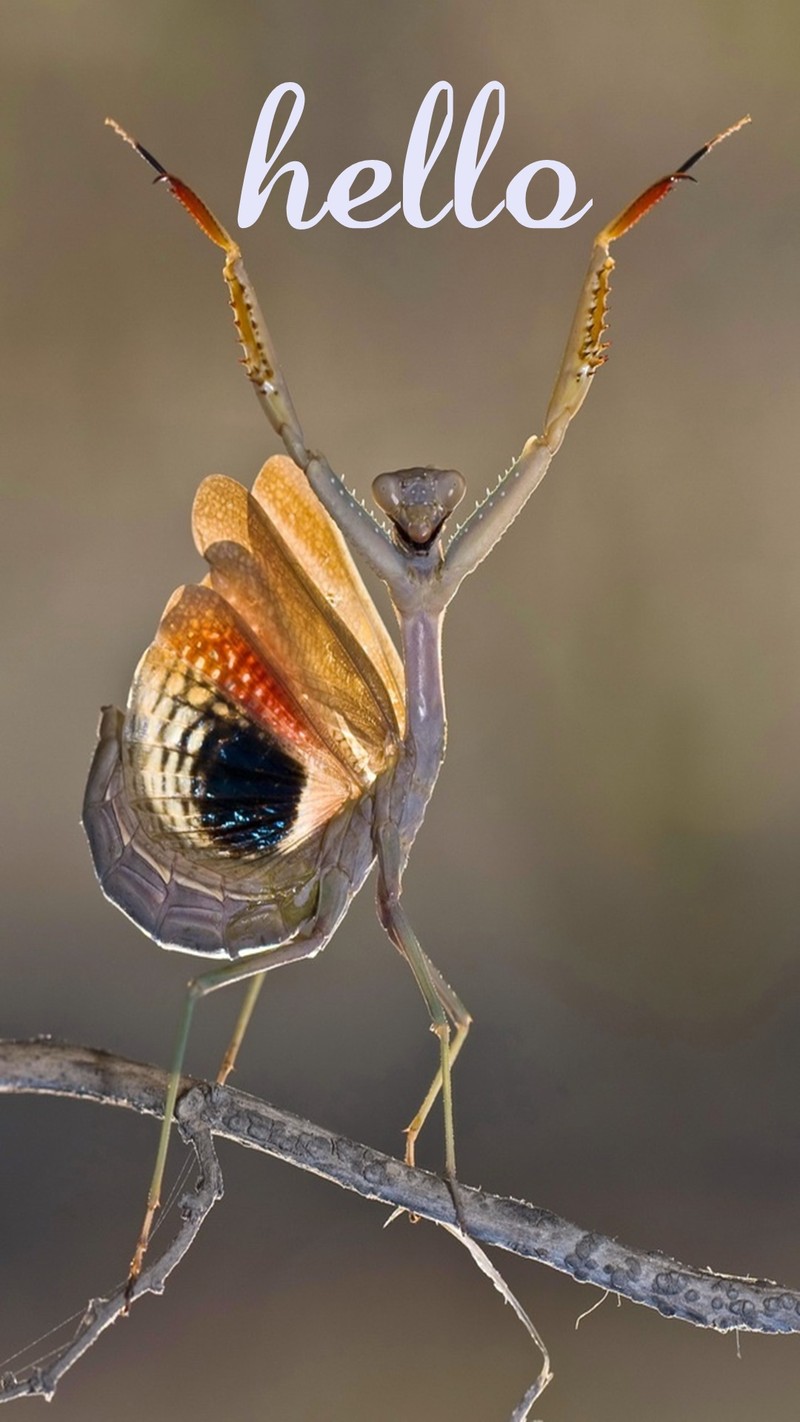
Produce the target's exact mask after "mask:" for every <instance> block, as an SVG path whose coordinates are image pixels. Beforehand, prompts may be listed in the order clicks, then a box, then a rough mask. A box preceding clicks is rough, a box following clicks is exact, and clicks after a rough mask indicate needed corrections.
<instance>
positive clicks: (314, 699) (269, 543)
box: [192, 475, 402, 787]
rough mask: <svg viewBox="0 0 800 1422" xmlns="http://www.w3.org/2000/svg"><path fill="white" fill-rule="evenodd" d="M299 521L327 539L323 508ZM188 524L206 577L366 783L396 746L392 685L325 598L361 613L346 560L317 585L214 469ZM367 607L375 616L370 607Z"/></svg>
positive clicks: (242, 494) (312, 508)
mask: <svg viewBox="0 0 800 1422" xmlns="http://www.w3.org/2000/svg"><path fill="white" fill-rule="evenodd" d="M307 520H308V529H309V532H308V534H307V535H306V536H305V538H304V540H303V541H304V542H305V543H306V544H308V545H310V546H311V547H314V546H316V547H318V548H321V549H322V550H324V548H325V546H326V543H327V545H328V547H329V548H330V546H331V542H330V537H329V534H328V533H327V528H326V525H327V523H328V522H329V519H328V515H327V514H326V513H325V511H324V510H323V509H322V507H321V506H320V505H319V504H318V503H317V502H316V500H315V501H314V502H313V504H309V506H308V514H307ZM192 527H193V530H194V536H195V542H196V544H197V547H198V549H199V550H200V552H201V553H202V554H203V555H204V557H205V558H206V559H207V561H208V563H209V564H210V567H211V573H210V576H209V578H208V579H207V581H208V582H209V583H210V585H211V586H212V587H213V588H214V589H215V590H216V591H217V592H218V593H219V594H220V595H221V596H222V597H223V598H224V599H225V600H226V601H227V602H228V603H229V604H230V606H231V607H233V608H234V609H235V611H236V612H237V613H238V614H239V616H240V617H241V619H242V620H243V622H244V623H245V625H246V626H247V627H248V629H249V630H250V632H251V634H252V635H253V636H254V637H255V639H256V641H257V643H258V644H259V645H260V647H261V649H262V653H263V656H264V657H265V659H266V661H267V662H268V663H269V665H270V666H271V667H272V668H273V669H274V670H275V672H276V673H277V675H278V676H279V677H280V679H281V680H282V681H283V683H284V685H285V686H286V687H287V688H288V690H289V691H290V692H291V693H292V695H293V696H294V698H295V699H296V701H297V702H298V703H299V705H300V707H301V708H302V710H303V712H304V714H305V716H306V717H307V719H308V720H309V722H310V723H311V725H312V726H313V727H314V728H315V730H316V731H317V733H318V734H319V736H320V737H321V739H322V740H323V741H324V743H325V744H326V745H327V746H328V747H329V748H330V749H331V750H332V751H333V753H334V755H335V756H336V757H337V759H338V760H339V761H340V762H341V764H342V766H343V767H345V768H346V769H347V770H348V771H349V772H350V773H351V774H352V775H353V776H354V777H355V778H356V780H357V781H358V783H359V784H361V785H363V786H364V787H366V786H368V785H370V784H371V783H372V781H373V779H374V778H375V776H376V775H377V774H379V773H380V771H381V770H383V769H384V768H385V767H386V766H387V765H388V764H389V763H390V762H391V760H392V759H393V758H394V757H395V755H396V753H397V749H398V747H399V743H400V739H401V734H402V733H401V727H400V722H399V719H398V715H397V712H396V710H395V699H396V697H397V694H398V691H397V687H396V685H395V684H394V683H396V675H394V674H391V675H390V683H389V684H387V681H386V680H385V679H384V677H383V676H382V674H381V672H380V671H379V670H378V668H377V667H376V666H375V664H374V662H373V661H372V659H371V657H370V656H369V654H368V652H367V651H365V649H364V647H363V646H362V645H361V644H360V642H359V639H358V637H357V636H356V634H354V632H353V631H352V630H351V629H350V627H349V626H348V625H347V622H346V620H345V617H343V616H341V615H340V613H339V611H338V609H337V607H335V606H334V605H333V603H332V601H331V599H332V598H333V599H334V600H336V599H337V598H338V596H339V595H341V598H342V605H343V606H344V607H346V606H347V605H348V604H350V605H352V604H353V602H356V603H357V604H358V605H359V606H361V608H362V614H361V615H362V618H363V616H364V614H363V603H362V602H361V599H360V598H359V597H358V596H357V595H356V593H355V592H354V590H353V584H352V579H351V577H350V573H349V569H348V568H347V567H346V565H342V564H341V562H340V568H341V569H342V572H341V576H340V577H338V579H337V574H336V569H335V566H334V564H333V562H331V564H330V567H329V572H328V574H327V575H326V577H325V583H324V586H323V587H321V586H319V585H318V584H317V582H316V581H315V578H314V574H313V571H307V570H306V569H305V568H304V567H303V566H302V564H301V562H300V561H299V558H300V556H302V554H301V553H300V554H299V555H298V556H296V555H295V553H294V552H293V550H292V547H291V546H290V544H289V542H287V540H286V539H285V538H284V537H283V536H282V534H281V532H280V531H279V529H278V527H277V526H276V524H275V523H274V522H273V521H272V519H271V518H270V516H269V515H268V514H267V513H266V512H265V511H264V510H263V509H262V507H261V506H260V505H259V504H258V503H257V502H256V500H255V499H254V498H253V497H252V496H251V495H250V494H248V493H247V490H246V489H244V488H243V487H242V485H241V484H237V483H236V482H235V481H234V480H232V479H228V478H225V477H224V476H223V475H212V476H211V477H210V478H208V479H206V480H204V481H203V483H202V484H201V486H200V488H199V490H198V492H197V497H196V499H195V504H194V510H193V515H192ZM316 529H318V530H319V536H318V537H315V530H316ZM364 595H365V596H366V592H365V593H364ZM372 613H373V617H374V619H375V620H376V621H377V619H378V615H377V612H375V610H374V608H373V609H372ZM372 640H373V641H374V640H375V638H374V637H373V639H372ZM390 685H391V690H390Z"/></svg>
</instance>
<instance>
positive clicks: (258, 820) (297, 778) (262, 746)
mask: <svg viewBox="0 0 800 1422" xmlns="http://www.w3.org/2000/svg"><path fill="white" fill-rule="evenodd" d="M192 769H193V779H194V782H195V786H196V795H197V802H198V808H199V810H200V817H201V821H202V824H203V828H204V830H205V831H206V833H207V834H208V835H210V837H211V838H212V839H213V841H214V843H215V844H216V845H217V847H218V848H219V849H222V850H225V851H227V852H228V853H229V854H258V853H264V852H265V851H267V850H270V849H275V848H277V847H278V846H279V845H280V844H281V842H282V841H283V840H284V839H286V837H287V835H288V834H289V831H290V830H291V828H292V826H293V825H294V822H295V820H296V819H297V811H298V808H299V805H300V797H301V795H302V793H303V787H304V785H305V783H306V772H305V770H304V768H303V766H302V765H300V764H299V762H298V761H296V760H294V759H293V758H292V756H290V755H288V754H287V752H286V751H285V750H284V749H283V748H282V746H280V745H279V744H278V742H277V741H276V740H275V739H274V738H273V737H272V736H270V735H269V733H268V732H267V731H265V730H262V729H261V728H260V727H258V726H254V725H253V724H252V723H251V722H249V721H244V720H240V719H238V718H231V719H222V718H220V719H218V720H217V719H215V720H214V722H213V723H212V725H211V726H210V727H209V729H208V732H207V733H206V736H205V738H204V741H203V745H202V748H201V750H200V751H199V752H198V753H197V755H196V756H195V761H194V765H193V767H192Z"/></svg>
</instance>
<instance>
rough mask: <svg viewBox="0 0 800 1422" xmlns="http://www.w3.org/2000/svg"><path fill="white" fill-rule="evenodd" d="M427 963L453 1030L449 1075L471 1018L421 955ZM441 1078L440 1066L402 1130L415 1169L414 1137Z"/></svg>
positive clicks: (440, 1086) (439, 1090) (440, 1085)
mask: <svg viewBox="0 0 800 1422" xmlns="http://www.w3.org/2000/svg"><path fill="white" fill-rule="evenodd" d="M423 956H424V958H425V961H426V962H427V965H428V969H429V972H430V975H431V978H432V980H433V982H434V985H435V987H436V990H437V992H438V994H439V1000H440V1002H441V1004H442V1006H443V1007H444V1010H445V1012H446V1013H447V1016H448V1017H449V1018H450V1021H451V1023H452V1025H453V1027H454V1028H455V1032H454V1035H453V1037H452V1039H451V1040H450V1043H449V1049H448V1055H449V1059H450V1073H451V1077H452V1069H453V1065H454V1063H455V1060H456V1057H457V1056H458V1054H459V1052H460V1051H461V1048H462V1047H463V1045H464V1043H465V1042H466V1040H467V1035H468V1033H469V1029H470V1027H471V1026H472V1016H471V1014H470V1013H469V1012H468V1011H467V1009H466V1007H465V1006H464V1004H463V1002H462V1001H461V999H460V997H459V996H458V994H457V993H455V992H454V991H453V989H452V988H451V987H450V984H449V983H446V982H445V980H444V978H443V977H442V975H441V973H440V972H439V970H438V968H437V967H435V965H434V964H433V963H432V962H431V960H430V958H429V957H428V955H427V953H425V954H424V955H423ZM443 1082H444V1076H443V1072H442V1068H441V1066H440V1067H439V1069H438V1071H437V1072H436V1075H435V1076H434V1078H433V1081H432V1082H431V1084H430V1086H429V1087H428V1090H427V1093H426V1095H425V1097H424V1099H423V1101H422V1102H421V1104H420V1107H419V1109H418V1111H417V1112H416V1114H415V1116H414V1119H413V1120H412V1121H411V1122H410V1123H409V1125H407V1126H406V1129H405V1137H406V1165H412V1166H413V1165H415V1164H416V1160H415V1151H416V1144H417V1137H418V1135H419V1133H420V1131H421V1130H422V1127H423V1126H424V1124H425V1122H426V1120H427V1119H428V1116H429V1115H430V1113H431V1110H432V1108H433V1107H434V1106H435V1104H436V1102H437V1100H438V1098H439V1095H440V1094H441V1093H442V1089H443Z"/></svg>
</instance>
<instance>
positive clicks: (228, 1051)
mask: <svg viewBox="0 0 800 1422" xmlns="http://www.w3.org/2000/svg"><path fill="white" fill-rule="evenodd" d="M266 976H267V974H266V972H263V973H257V974H256V976H255V977H252V978H251V979H250V981H249V982H248V984H247V991H246V992H245V997H244V1002H243V1003H242V1005H241V1008H240V1009H239V1016H238V1017H237V1019H236V1025H235V1027H234V1029H233V1035H232V1037H231V1040H230V1041H229V1043H228V1045H227V1047H226V1048H225V1055H224V1057H223V1058H222V1061H221V1062H220V1068H219V1071H218V1072H217V1086H224V1085H225V1082H226V1081H227V1080H228V1077H229V1076H230V1074H231V1072H232V1071H233V1069H234V1067H235V1066H236V1058H237V1057H238V1055H239V1048H240V1047H241V1045H242V1042H243V1040H244V1034H245V1032H246V1031H247V1028H248V1027H249V1025H250V1018H251V1017H252V1015H253V1008H254V1007H255V1005H256V1003H257V1001H258V994H259V993H260V992H261V989H262V987H263V986H264V979H265V977H266Z"/></svg>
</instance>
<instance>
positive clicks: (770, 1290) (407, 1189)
mask: <svg viewBox="0 0 800 1422" xmlns="http://www.w3.org/2000/svg"><path fill="white" fill-rule="evenodd" d="M165 1089H166V1076H165V1074H164V1073H163V1072H160V1071H157V1070H156V1069H155V1068H154V1067H148V1066H143V1065H141V1064H140V1063H137V1062H130V1061H126V1060H124V1059H123V1058H120V1057H113V1056H109V1055H108V1054H107V1053H105V1052H100V1051H95V1050H93V1049H90V1048H87V1047H73V1046H65V1045H62V1044H58V1043H54V1042H51V1041H47V1040H38V1039H37V1040H35V1041H32V1042H0V1092H6V1093H14V1094H25V1093H29V1092H33V1093H39V1094H42V1095H47V1096H69V1097H75V1098H84V1099H86V1100H90V1101H96V1102H99V1103H101V1104H103V1105H110V1106H126V1107H128V1108H129V1109H130V1110H133V1111H140V1112H143V1113H145V1114H147V1115H152V1116H159V1115H160V1114H161V1111H162V1109H163V1101H164V1094H165ZM183 1089H185V1090H186V1092H187V1094H186V1095H184V1096H183V1097H182V1099H181V1101H180V1104H179V1108H178V1118H179V1121H180V1124H181V1129H182V1130H183V1133H184V1135H185V1136H186V1137H187V1139H189V1140H190V1141H191V1143H192V1145H193V1147H194V1150H195V1153H196V1155H197V1158H198V1163H199V1166H200V1176H201V1178H200V1181H199V1182H198V1186H197V1189H196V1190H195V1192H194V1193H193V1194H191V1195H189V1196H187V1197H185V1198H184V1199H183V1200H182V1201H181V1216H182V1219H181V1225H180V1228H179V1231H178V1234H177V1236H176V1238H175V1239H174V1240H173V1242H172V1243H171V1244H170V1245H169V1247H168V1248H167V1249H166V1250H165V1251H164V1252H163V1253H162V1255H161V1256H160V1257H159V1258H158V1259H157V1260H156V1261H155V1262H154V1263H153V1264H151V1265H150V1267H149V1268H148V1269H147V1270H146V1271H144V1272H143V1274H142V1276H141V1278H140V1279H139V1280H138V1281H137V1284H136V1288H135V1290H134V1295H133V1296H134V1297H138V1296H139V1295H140V1294H143V1293H160V1292H162V1290H163V1288H164V1283H165V1280H166V1278H167V1276H168V1274H169V1273H170V1272H171V1271H172V1269H174V1268H175V1265H176V1264H177V1263H178V1262H179V1260H180V1259H181V1258H182V1257H183V1255H184V1254H185V1253H186V1250H187V1249H188V1248H189V1246H190V1244H191V1243H192V1240H193V1239H194V1237H195V1235H196V1234H197V1231H198V1230H199V1228H200V1225H201V1224H202V1222H203V1220H204V1218H205V1216H206V1215H207V1214H208V1211H209V1210H210V1208H211V1206H212V1205H213V1203H214V1201H215V1199H217V1198H218V1197H219V1195H220V1194H221V1193H222V1183H221V1179H220V1175H219V1168H218V1166H217V1162H216V1157H215V1155H214V1151H213V1147H212V1144H211V1137H212V1136H221V1137H223V1138H224V1139H225V1140H230V1141H235V1142H237V1143H238V1144H239V1145H244V1146H248V1147H250V1148H251V1149H252V1150H261V1151H264V1152H265V1153H266V1154H267V1155H274V1156H278V1157H279V1158H280V1159H282V1160H285V1161H287V1162H288V1163H290V1164H292V1165H296V1166H299V1167H300V1169H302V1170H310V1171H312V1172H313V1173H314V1174H316V1175H321V1176H322V1177H323V1178H324V1179H326V1180H331V1181H334V1182H335V1183H336V1184H337V1185H341V1186H343V1187H344V1188H345V1189H348V1190H354V1191H356V1193H358V1194H359V1195H363V1196H364V1197H365V1198H366V1199H369V1200H380V1201H381V1202H383V1203H384V1204H387V1205H393V1206H397V1207H400V1208H401V1209H404V1210H408V1211H409V1213H411V1214H414V1215H420V1216H422V1217H423V1218H425V1219H429V1220H432V1221H434V1222H435V1223H437V1224H443V1225H445V1226H449V1227H452V1226H454V1225H455V1226H456V1227H457V1221H456V1220H455V1214H454V1209H453V1201H452V1197H451V1195H450V1191H449V1190H448V1187H447V1186H446V1184H445V1183H444V1181H443V1180H440V1179H439V1178H438V1177H437V1176H435V1175H429V1174H427V1173H425V1172H424V1171H421V1170H412V1169H409V1167H408V1166H406V1165H403V1164H402V1163H401V1162H400V1161H399V1160H394V1159H393V1158H392V1157H391V1156H387V1155H382V1154H380V1152H378V1151H374V1150H371V1149H370V1148H369V1147H368V1146H364V1145H359V1144H358V1143H357V1142H355V1141H350V1140H347V1139H346V1138H344V1137H342V1136H336V1135H333V1133H332V1132H330V1131H326V1130H324V1129H323V1128H322V1127H320V1126H314V1125H311V1124H310V1123H309V1122H308V1121H303V1120H301V1119H300V1118H299V1117H297V1116H293V1115H290V1114H289V1113H288V1112H286V1111H279V1110H277V1109H276V1108H275V1107H272V1106H268V1105H267V1104H266V1103H265V1102H262V1101H258V1100H256V1099H255V1098H254V1097H252V1096H247V1095H245V1094H244V1093H243V1092H240V1091H232V1090H230V1089H229V1088H228V1087H225V1088H223V1087H211V1086H205V1085H202V1084H199V1083H197V1082H193V1081H190V1080H186V1081H185V1082H184V1083H183ZM459 1194H460V1198H461V1204H462V1209H463V1214H464V1219H465V1223H466V1225H467V1227H468V1229H469V1232H470V1235H471V1236H472V1237H473V1239H475V1240H476V1241H480V1243H481V1244H488V1245H496V1246H497V1247H498V1248H500V1249H508V1250H510V1251H512V1252H513V1253H515V1254H521V1255H523V1256H525V1257H527V1258H530V1259H538V1260H539V1261H540V1262H541V1263H543V1264H548V1265H549V1266H550V1267H551V1268H553V1269H559V1270H560V1271H561V1272H562V1273H565V1274H570V1275H571V1276H572V1278H574V1279H576V1280H578V1282H580V1283H592V1284H595V1285H597V1286H598V1287H599V1288H601V1289H607V1290H610V1291H611V1292H613V1293H616V1294H619V1295H621V1296H622V1297H624V1298H626V1299H629V1300H630V1301H631V1302H632V1303H639V1304H645V1305H646V1306H647V1307H649V1308H654V1309H657V1310H658V1312H659V1313H661V1314H663V1315H665V1316H666V1317H670V1318H682V1319H685V1320H686V1321H687V1322H689V1323H694V1324H697V1325H698V1326H699V1327H702V1328H714V1329H716V1330H717V1331H719V1332H726V1331H728V1330H731V1329H747V1330H750V1331H753V1332H758V1333H797V1332H800V1293H799V1292H797V1291H796V1290H793V1289H786V1288H782V1287H779V1286H778V1285H776V1284H773V1283H771V1282H769V1281H768V1280H764V1279H751V1278H738V1277H736V1276H734V1275H729V1274H714V1273H711V1272H710V1271H708V1270H704V1269H695V1268H688V1267H686V1266H684V1265H682V1264H678V1263H676V1262H675V1260H673V1259H670V1258H668V1257H667V1256H665V1255H663V1254H658V1253H654V1252H651V1251H644V1250H638V1249H631V1248H628V1247H626V1246H624V1245H621V1244H618V1243H617V1242H616V1241H615V1240H613V1239H608V1238H606V1237H605V1236H603V1235H601V1234H597V1233H595V1232H594V1231H590V1230H585V1229H581V1228H579V1227H578V1226H576V1225H572V1224H569V1223H568V1221H566V1220H563V1219H560V1218H559V1216H558V1215H555V1214H553V1213H552V1212H551V1211H550V1210H543V1209H540V1208H539V1207H538V1206H536V1205H530V1204H526V1203H525V1202H524V1201H522V1200H513V1199H501V1198H500V1197H499V1196H496V1195H489V1194H486V1193H484V1192H483V1191H481V1190H472V1189H469V1188H467V1187H465V1186H463V1185H461V1186H460V1190H459ZM124 1311H125V1295H124V1290H121V1291H120V1292H119V1293H118V1294H116V1295H115V1296H114V1297H113V1298H111V1299H108V1300H93V1301H92V1302H91V1303H90V1305H89V1308H88V1310H87V1313H86V1315H85V1317H84V1320H83V1323H82V1324H81V1326H80V1328H79V1330H78V1334H77V1336H76V1337H75V1338H74V1339H73V1340H72V1342H71V1343H70V1345H69V1346H68V1347H67V1348H66V1349H65V1350H63V1352H62V1353H60V1354H59V1355H58V1356H57V1358H56V1360H55V1362H53V1363H52V1364H51V1365H50V1366H49V1367H48V1368H47V1369H46V1370H42V1371H40V1372H36V1373H34V1374H33V1375H32V1376H30V1377H27V1378H26V1379H25V1381H24V1382H20V1383H18V1382H17V1381H16V1379H1V1380H0V1401H7V1400H9V1399H10V1398H12V1397H18V1396H21V1395H26V1396H33V1395H42V1394H44V1395H45V1396H51V1395H52V1393H53V1390H54V1388H55V1385H56V1383H57V1381H58V1379H59V1378H60V1377H61V1376H62V1375H63V1373H64V1372H66V1371H67V1369H68V1368H69V1367H71V1366H72V1364H73V1363H74V1362H75V1361H77V1358H79V1357H80V1356H81V1354H82V1353H84V1352H85V1351H86V1349H87V1348H88V1347H90V1346H91V1344H92V1343H93V1342H94V1340H95V1338H96V1337H97V1336H98V1334H99V1333H101V1332H102V1331H103V1330H104V1329H105V1328H107V1327H108V1326H109V1324H110V1323H113V1321H114V1319H115V1318H117V1317H119V1315H120V1314H121V1313H123V1312H124Z"/></svg>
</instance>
